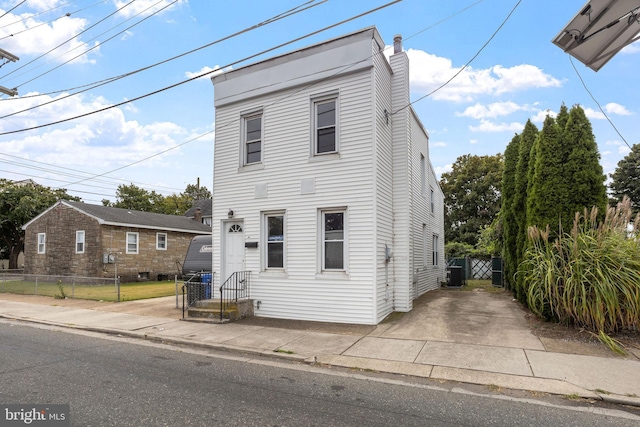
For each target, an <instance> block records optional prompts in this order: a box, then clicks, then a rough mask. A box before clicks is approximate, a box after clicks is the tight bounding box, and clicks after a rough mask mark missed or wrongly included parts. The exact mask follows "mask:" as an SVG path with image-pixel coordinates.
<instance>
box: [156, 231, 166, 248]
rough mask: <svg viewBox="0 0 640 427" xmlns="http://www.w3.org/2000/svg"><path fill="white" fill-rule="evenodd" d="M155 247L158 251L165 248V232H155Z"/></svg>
mask: <svg viewBox="0 0 640 427" xmlns="http://www.w3.org/2000/svg"><path fill="white" fill-rule="evenodd" d="M156 249H157V250H159V251H166V250H167V233H156Z"/></svg>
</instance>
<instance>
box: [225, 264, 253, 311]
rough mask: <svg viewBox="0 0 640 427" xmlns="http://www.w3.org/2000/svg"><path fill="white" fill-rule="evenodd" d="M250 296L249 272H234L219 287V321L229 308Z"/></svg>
mask: <svg viewBox="0 0 640 427" xmlns="http://www.w3.org/2000/svg"><path fill="white" fill-rule="evenodd" d="M250 296H251V272H250V271H236V272H235V273H233V274H232V275H231V276H229V278H228V279H227V280H226V281H225V282H224V283H223V284H222V285H221V286H220V320H223V318H224V313H225V312H226V311H227V309H228V308H229V306H230V305H231V304H233V303H237V302H238V300H239V299H243V298H249V297H250Z"/></svg>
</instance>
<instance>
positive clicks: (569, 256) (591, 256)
mask: <svg viewBox="0 0 640 427" xmlns="http://www.w3.org/2000/svg"><path fill="white" fill-rule="evenodd" d="M597 215H598V211H597V209H596V208H594V209H592V210H591V211H590V212H587V211H586V210H585V212H584V214H582V215H580V214H576V217H575V220H574V225H573V229H572V230H571V232H570V233H564V232H563V230H562V227H560V233H559V235H558V238H557V239H556V240H552V239H550V238H549V234H550V233H549V228H548V227H547V229H546V230H545V231H542V230H540V229H538V228H536V227H531V228H529V242H530V245H529V248H528V249H527V251H526V253H525V260H524V261H523V263H522V264H521V265H520V270H519V273H518V274H522V276H523V277H522V278H523V283H524V289H525V291H526V295H527V303H528V305H529V308H530V309H531V310H532V311H533V312H535V313H536V314H538V315H540V316H542V317H545V318H547V319H554V320H557V321H559V322H562V323H568V324H575V325H578V326H580V327H582V328H585V329H586V330H589V331H592V332H595V333H597V334H610V333H614V332H616V331H618V330H621V329H628V330H637V329H638V328H639V327H640V243H639V242H638V237H640V236H639V233H638V226H639V225H640V216H636V218H635V221H633V222H631V206H630V202H629V200H628V199H626V200H624V201H623V202H621V203H619V204H618V206H617V207H616V208H609V209H608V211H607V213H606V216H605V219H604V221H603V222H601V223H597V221H596V218H597ZM630 224H634V226H633V228H631V226H630Z"/></svg>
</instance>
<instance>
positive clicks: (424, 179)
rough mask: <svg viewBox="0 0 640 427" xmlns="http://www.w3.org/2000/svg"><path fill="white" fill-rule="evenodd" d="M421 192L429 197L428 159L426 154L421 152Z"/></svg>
mask: <svg viewBox="0 0 640 427" xmlns="http://www.w3.org/2000/svg"><path fill="white" fill-rule="evenodd" d="M420 194H422V195H423V196H424V197H427V161H426V159H425V158H424V154H420Z"/></svg>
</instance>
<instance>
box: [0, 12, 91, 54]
mask: <svg viewBox="0 0 640 427" xmlns="http://www.w3.org/2000/svg"><path fill="white" fill-rule="evenodd" d="M49 5H50V3H49ZM49 7H51V6H49ZM29 16H30V15H29V14H25V15H24V16H19V15H13V14H8V15H7V16H6V17H5V19H6V21H7V22H12V24H9V25H6V26H4V27H2V28H0V38H2V39H3V46H2V48H3V49H4V50H7V51H9V52H12V53H15V54H18V53H19V54H18V56H31V55H34V56H39V55H42V54H47V56H46V58H47V59H48V60H49V61H56V62H65V61H68V60H71V59H72V58H74V57H76V56H78V58H75V59H74V61H78V62H81V63H86V62H93V61H91V60H90V59H89V57H88V56H87V54H84V53H83V52H85V51H87V50H88V49H89V48H90V47H94V49H93V50H92V51H91V52H92V53H93V54H96V53H97V52H98V50H99V49H100V48H99V47H98V43H97V42H94V44H93V46H90V45H88V44H87V43H85V42H83V41H81V39H80V38H79V37H77V34H79V33H80V32H82V30H84V29H85V26H86V25H87V23H88V21H87V20H86V19H83V18H74V17H68V16H63V17H61V18H59V19H57V20H55V21H53V22H51V23H45V22H43V21H39V20H37V19H33V18H30V17H29ZM27 30H28V31H27ZM16 33H20V37H11V35H12V34H16ZM5 37H6V38H5ZM67 40H69V41H67ZM59 45H62V46H60V47H59V48H56V46H59ZM54 48H55V49H54ZM52 49H54V50H52ZM49 51H51V53H49Z"/></svg>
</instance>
